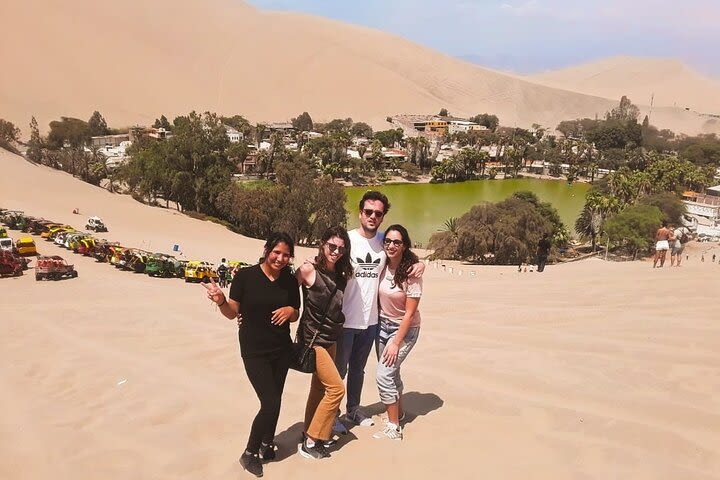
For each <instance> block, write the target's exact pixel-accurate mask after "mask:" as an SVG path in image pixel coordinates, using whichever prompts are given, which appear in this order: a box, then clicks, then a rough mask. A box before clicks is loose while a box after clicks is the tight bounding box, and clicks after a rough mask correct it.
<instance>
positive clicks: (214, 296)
mask: <svg viewBox="0 0 720 480" xmlns="http://www.w3.org/2000/svg"><path fill="white" fill-rule="evenodd" d="M200 285H202V286H203V287H205V290H207V296H208V298H209V299H210V300H212V301H213V302H215V304H216V305H222V304H223V303H225V302H226V300H225V293H223V291H222V290H221V289H220V287H218V285H217V283H215V280H214V279H213V278H212V277H210V284H207V283H201V284H200Z"/></svg>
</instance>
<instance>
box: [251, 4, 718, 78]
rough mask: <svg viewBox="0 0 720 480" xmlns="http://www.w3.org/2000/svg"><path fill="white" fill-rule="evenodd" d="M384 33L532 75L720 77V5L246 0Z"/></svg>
mask: <svg viewBox="0 0 720 480" xmlns="http://www.w3.org/2000/svg"><path fill="white" fill-rule="evenodd" d="M246 1H248V2H249V3H251V4H253V5H255V6H256V7H259V8H262V9H271V10H290V11H298V12H305V13H311V14H315V15H319V16H323V17H329V18H334V19H337V20H342V21H345V22H349V23H355V24H359V25H365V26H369V27H373V28H378V29H380V30H384V31H387V32H391V33H394V34H398V35H400V36H403V37H405V38H408V39H410V40H413V41H415V42H417V43H420V44H423V45H426V46H429V47H432V48H435V49H437V50H440V51H443V52H445V53H448V54H450V55H455V56H461V57H466V58H469V59H472V60H475V61H477V62H478V63H482V64H484V65H486V66H489V67H495V68H501V69H506V70H512V71H515V72H519V73H531V72H536V71H541V70H546V69H553V68H558V67H563V66H568V65H574V64H577V63H581V62H586V61H591V60H595V59H598V58H604V57H609V56H615V55H641V56H653V57H676V58H679V59H681V60H683V61H684V62H686V63H688V64H689V65H691V66H693V67H695V68H697V69H698V70H700V71H702V72H704V73H706V74H711V75H713V76H716V77H720V28H718V27H717V22H718V21H720V0H684V1H683V2H681V1H677V0H360V1H348V0H246Z"/></svg>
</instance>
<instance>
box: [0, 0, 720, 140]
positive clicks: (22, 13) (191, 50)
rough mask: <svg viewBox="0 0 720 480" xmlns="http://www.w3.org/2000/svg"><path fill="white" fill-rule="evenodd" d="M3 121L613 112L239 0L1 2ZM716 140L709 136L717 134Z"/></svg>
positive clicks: (692, 128)
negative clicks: (200, 114)
mask: <svg viewBox="0 0 720 480" xmlns="http://www.w3.org/2000/svg"><path fill="white" fill-rule="evenodd" d="M0 8H1V9H2V10H1V11H0V13H2V14H1V15H0V42H2V43H3V44H5V45H13V48H12V49H8V51H7V52H4V54H3V75H0V105H2V112H0V114H1V115H2V116H3V117H6V118H8V119H10V120H12V121H14V122H15V123H17V124H18V125H20V126H21V127H23V129H27V128H26V125H27V124H28V122H29V120H30V116H31V115H35V116H36V117H37V119H38V121H39V123H40V124H41V126H43V127H44V128H46V127H45V126H46V125H47V123H48V122H49V121H50V120H52V119H56V118H58V117H59V116H60V115H67V116H76V117H79V118H83V119H87V118H89V117H90V115H91V113H92V111H93V110H96V109H97V110H100V111H101V112H102V113H103V114H104V115H105V116H106V118H107V120H108V121H109V123H110V124H111V125H117V126H121V125H129V124H135V123H145V124H147V123H151V122H152V121H153V120H154V119H155V118H157V117H158V116H159V115H160V114H161V113H165V114H167V115H168V116H169V117H172V116H173V115H176V114H185V113H187V112H188V111H190V110H192V109H196V110H199V111H203V110H212V111H218V112H221V113H227V114H235V113H242V114H244V115H246V116H248V117H249V118H251V119H252V120H254V121H264V120H286V119H289V118H290V117H292V116H295V115H297V114H298V113H300V112H302V111H303V110H308V111H310V112H311V114H312V115H313V117H314V118H315V119H325V120H328V119H331V118H335V117H338V116H343V117H344V116H352V117H353V118H355V119H356V120H364V121H368V122H370V123H372V124H373V125H374V126H375V127H378V128H384V127H387V126H388V124H387V123H385V121H384V120H385V118H386V116H388V115H394V114H400V113H434V112H437V111H439V109H440V108H441V107H446V108H448V109H449V111H450V112H451V113H454V114H458V115H461V114H466V115H470V114H476V113H478V112H485V111H487V112H493V113H496V114H497V115H498V116H499V117H500V119H501V121H502V123H503V124H505V125H518V126H530V125H531V124H532V123H539V124H542V125H545V126H547V127H554V126H555V125H557V123H558V122H559V121H560V120H564V119H568V118H577V117H582V116H589V117H594V116H596V115H603V114H604V112H606V111H607V110H608V109H609V108H611V106H612V105H613V104H615V103H616V102H617V99H616V98H615V96H613V98H612V99H610V100H608V99H603V98H599V97H593V96H588V95H583V94H577V93H573V92H569V91H565V90H558V89H554V88H548V87H545V86H540V85H537V84H533V83H530V82H528V81H527V80H525V79H521V78H519V77H514V76H509V75H506V74H501V73H498V72H495V71H492V70H488V69H484V68H481V67H478V66H475V65H471V64H469V63H466V62H463V61H461V60H458V59H455V58H451V57H449V56H446V55H443V54H441V53H438V52H435V51H432V50H429V49H427V48H424V47H421V46H419V45H416V44H413V43H411V42H408V41H405V40H403V39H401V38H398V37H395V36H392V35H389V34H386V33H383V32H379V31H375V30H371V29H367V28H362V27H357V26H351V25H347V24H342V23H339V22H335V21H330V20H325V19H321V18H317V17H311V16H306V15H300V14H290V13H269V12H262V11H258V10H255V9H254V8H252V7H249V6H246V5H245V4H243V3H242V2H241V1H240V0H208V1H205V2H195V1H191V0H179V1H171V0H155V1H153V2H145V1H140V0H129V1H127V2H124V3H122V4H118V5H113V6H112V7H110V6H108V5H107V4H106V3H103V2H95V1H91V0H75V1H74V2H73V4H72V8H68V5H67V3H65V2H55V1H49V0H29V1H26V2H5V4H3V6H2V7H0ZM705 121H706V119H703V118H701V117H698V116H697V115H695V114H692V113H689V112H685V111H683V110H680V109H675V110H670V111H668V112H666V113H665V114H664V115H663V116H662V118H658V124H660V125H662V126H664V127H668V128H673V129H675V130H677V131H685V132H688V133H694V132H697V131H701V130H702V129H703V126H704V123H705ZM718 129H719V130H720V127H718Z"/></svg>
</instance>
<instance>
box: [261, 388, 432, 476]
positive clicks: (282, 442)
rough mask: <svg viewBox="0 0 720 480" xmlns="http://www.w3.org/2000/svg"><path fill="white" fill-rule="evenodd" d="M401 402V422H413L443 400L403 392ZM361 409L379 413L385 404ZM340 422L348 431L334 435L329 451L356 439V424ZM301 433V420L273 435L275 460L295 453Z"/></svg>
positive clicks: (343, 420) (427, 395)
mask: <svg viewBox="0 0 720 480" xmlns="http://www.w3.org/2000/svg"><path fill="white" fill-rule="evenodd" d="M402 403H403V408H404V409H405V421H404V422H403V423H404V424H408V423H412V422H414V421H415V420H416V419H417V418H418V417H422V416H424V415H427V414H428V413H430V412H432V411H435V410H438V409H439V408H441V407H442V406H443V404H444V403H445V402H443V400H442V398H440V397H438V396H437V395H435V394H434V393H420V392H408V393H406V394H403V397H402ZM363 410H364V411H365V413H366V414H367V415H380V414H382V413H384V412H385V405H383V404H382V403H381V402H377V403H373V404H372V405H368V406H366V407H363ZM342 422H343V423H344V424H345V426H347V428H348V433H347V434H346V435H336V436H335V437H334V438H335V439H336V440H337V442H336V443H335V444H334V445H332V446H331V447H330V448H329V449H328V450H330V452H331V453H332V452H333V451H335V450H339V449H341V448H342V447H343V446H345V445H347V444H348V443H350V442H352V441H354V440H357V436H355V434H354V433H353V432H352V430H353V429H354V428H355V427H356V426H357V425H355V424H351V423H350V422H348V420H347V419H346V418H345V417H342ZM302 433H303V422H297V423H295V424H293V425H291V426H290V427H288V428H287V429H285V430H284V431H282V432H280V433H279V434H277V435H276V436H275V444H276V445H277V452H276V457H275V460H274V461H275V462H280V461H282V460H285V459H286V458H288V457H289V456H291V455H295V454H296V453H297V446H298V444H299V443H300V441H301V439H302Z"/></svg>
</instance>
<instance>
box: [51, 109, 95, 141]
mask: <svg viewBox="0 0 720 480" xmlns="http://www.w3.org/2000/svg"><path fill="white" fill-rule="evenodd" d="M89 141H90V128H89V126H88V124H87V122H85V121H83V120H80V119H78V118H71V117H60V120H59V121H58V120H54V121H52V122H50V133H49V134H48V147H49V148H53V149H59V148H62V147H63V145H65V144H68V145H69V146H70V147H71V148H80V147H82V146H83V145H85V144H87V143H88V142H89Z"/></svg>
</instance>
